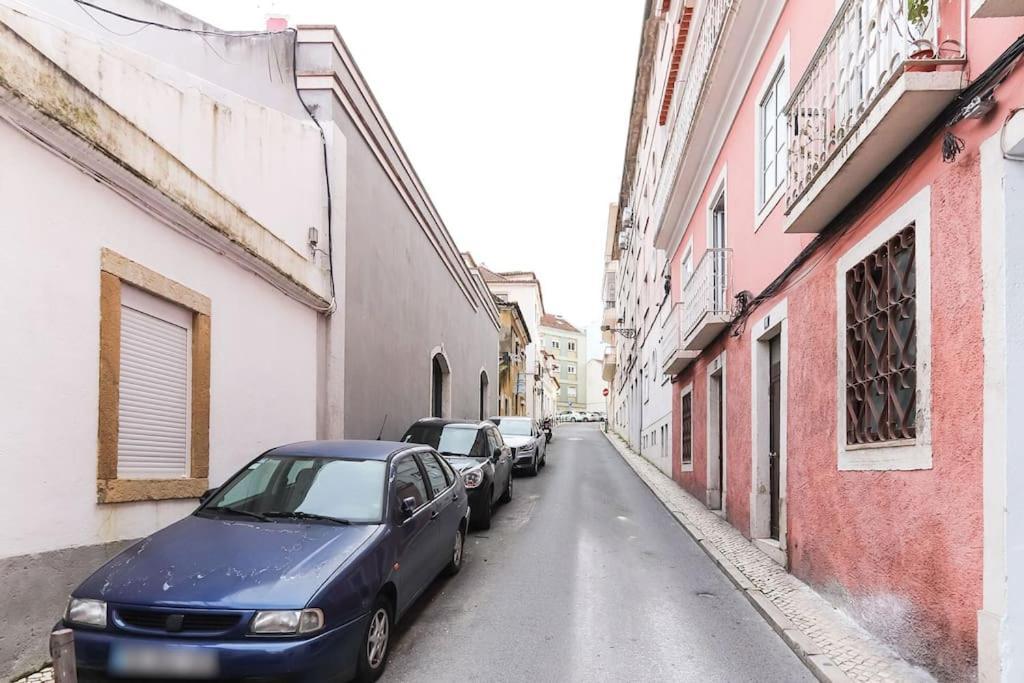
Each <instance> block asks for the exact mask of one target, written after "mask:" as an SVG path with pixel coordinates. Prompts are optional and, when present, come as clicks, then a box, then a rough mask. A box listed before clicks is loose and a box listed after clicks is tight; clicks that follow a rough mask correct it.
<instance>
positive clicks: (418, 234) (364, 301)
mask: <svg viewBox="0 0 1024 683" xmlns="http://www.w3.org/2000/svg"><path fill="white" fill-rule="evenodd" d="M298 54H299V69H300V72H303V71H317V72H333V73H334V74H335V75H336V77H337V78H338V81H339V85H340V87H341V88H343V89H344V91H345V92H346V93H348V94H349V96H350V97H351V102H350V106H352V107H354V108H355V109H356V112H357V115H358V119H359V121H360V124H361V125H360V126H357V125H356V124H355V122H354V121H353V119H352V116H351V115H350V114H349V112H348V110H346V108H345V107H344V106H343V105H342V104H341V103H340V102H339V101H338V100H337V98H336V97H335V96H334V95H333V94H331V93H329V92H327V91H314V90H310V91H303V96H304V97H305V98H306V100H307V102H308V103H310V104H311V105H312V106H313V107H314V110H315V112H316V115H317V117H318V118H319V119H320V120H321V121H324V123H325V124H327V126H328V128H329V129H330V130H331V131H332V132H334V130H335V129H334V127H335V126H336V127H337V131H336V132H337V133H339V134H340V135H341V136H343V137H344V144H343V145H342V144H341V143H340V141H338V143H337V144H332V150H333V152H334V153H335V154H338V153H341V150H342V148H344V152H343V153H344V155H345V161H344V163H343V164H342V163H337V162H336V161H335V163H332V167H333V168H342V169H343V172H344V174H345V176H344V182H343V183H341V182H340V180H339V179H337V178H336V179H335V182H334V183H332V185H335V186H337V185H338V184H341V185H343V191H342V192H340V193H338V194H339V195H340V194H343V196H344V202H343V205H342V206H341V208H338V206H339V204H338V203H336V205H335V206H336V209H338V210H339V211H343V212H344V213H343V215H342V216H339V215H338V213H335V219H336V220H335V236H334V237H335V265H336V268H335V275H336V276H337V277H340V278H341V279H340V280H339V287H338V292H339V297H338V308H339V310H338V312H337V313H336V314H335V315H334V316H333V317H332V318H331V319H330V322H329V329H328V332H327V348H326V350H325V352H326V353H327V354H328V365H327V372H328V376H327V385H328V386H327V397H326V407H327V411H328V413H330V412H331V411H334V410H337V409H338V408H337V407H338V406H340V409H341V410H342V411H343V420H342V422H343V435H344V437H346V438H357V439H358V438H369V439H373V438H376V436H377V434H378V432H379V431H380V429H381V425H382V424H383V423H384V419H385V416H386V417H387V424H386V426H385V428H384V432H383V437H384V438H385V439H389V438H390V439H397V438H399V437H401V435H402V433H403V432H404V431H405V430H406V428H407V427H408V426H409V425H410V424H411V423H412V422H414V421H415V420H417V419H419V418H421V417H425V416H427V415H429V414H430V407H431V406H430V391H431V351H432V350H433V349H435V348H437V347H443V349H444V351H445V354H446V356H447V358H448V361H449V363H450V364H451V376H450V381H451V383H452V390H451V416H452V417H470V418H475V417H477V416H479V413H480V372H481V369H483V370H484V371H485V372H486V373H487V378H488V388H487V396H486V400H485V412H493V409H494V406H495V402H496V400H497V398H496V397H497V387H498V327H497V324H496V323H495V322H492V320H491V318H490V317H489V316H488V314H487V311H486V309H485V308H484V307H483V306H482V305H480V303H479V302H477V303H476V304H474V303H473V296H474V291H475V290H474V284H473V281H472V276H471V275H470V273H469V271H468V269H467V268H466V267H465V265H464V263H463V261H462V259H461V256H460V255H459V253H458V251H457V248H456V247H455V245H454V243H452V242H451V241H450V239H451V238H450V237H449V236H448V235H447V233H445V232H444V230H443V229H442V228H441V227H440V226H439V225H438V224H437V223H436V222H435V221H433V220H432V218H431V214H432V207H430V206H428V205H427V203H426V202H425V201H424V199H423V198H422V197H421V196H419V195H418V193H416V192H415V190H414V189H413V188H414V186H415V183H416V180H415V178H413V177H412V176H411V175H410V174H409V173H408V172H407V171H406V170H404V169H403V168H402V167H401V166H402V165H401V162H400V161H399V158H398V151H397V150H395V149H394V148H393V147H392V146H390V145H389V144H382V145H380V146H379V147H378V148H376V149H375V147H374V145H373V143H372V142H371V140H372V139H376V140H385V139H386V137H387V133H386V132H385V130H384V128H383V126H382V125H381V123H380V121H378V120H377V118H376V116H375V115H374V113H373V111H372V105H371V103H370V102H368V101H367V100H365V99H364V98H363V97H362V96H361V95H360V94H359V93H360V87H359V85H358V84H357V83H356V81H355V79H354V78H353V75H352V74H351V73H350V72H349V70H348V69H347V68H346V66H345V65H344V64H343V63H342V60H341V58H340V55H339V54H338V53H337V52H336V51H335V50H334V48H333V47H332V46H331V45H329V44H327V43H314V44H300V46H299V53H298ZM367 136H369V138H370V139H368V138H367ZM378 153H379V154H381V155H383V157H384V161H382V160H381V158H379V157H378ZM414 161H415V160H413V162H414ZM384 163H388V164H389V165H390V166H391V168H392V170H393V172H394V173H396V174H397V175H398V177H399V182H401V183H402V184H403V185H404V186H405V187H406V188H408V190H407V192H408V195H409V197H410V201H411V202H412V203H413V206H414V207H415V211H414V210H413V209H412V208H410V206H409V205H408V204H407V203H406V201H405V199H404V198H403V197H402V195H401V194H400V193H399V191H398V189H397V188H396V187H395V185H394V182H393V181H392V179H391V178H390V177H389V175H388V173H387V172H386V171H385V167H384V165H383V164H384ZM416 212H418V213H419V214H420V215H421V216H424V217H426V219H425V221H426V223H427V227H426V228H424V227H423V226H421V224H420V223H419V222H418V220H417V216H416ZM428 233H429V234H430V236H429V237H428ZM432 240H434V241H436V242H437V243H438V244H440V245H441V246H440V249H441V252H442V253H445V254H446V255H447V256H448V258H449V259H450V261H449V263H448V264H446V263H445V260H444V258H443V257H442V256H441V254H440V253H439V252H438V250H437V249H436V248H435V247H434V245H433V244H432ZM453 271H454V272H453ZM460 283H461V286H460ZM463 288H465V290H466V291H467V292H469V296H467V294H466V293H464V291H463ZM340 346H343V352H339V350H338V349H339V347H340ZM338 358H341V359H343V361H342V362H341V363H340V367H339V365H338V364H334V365H333V366H332V364H331V363H330V360H331V359H338ZM339 392H343V396H339V395H338V393H339ZM338 422H339V421H338V419H337V416H336V415H331V414H328V415H327V416H326V428H325V429H322V430H321V431H322V433H324V434H325V435H326V436H328V437H334V438H336V437H338V436H341V435H342V434H339V433H338ZM322 424H323V423H322Z"/></svg>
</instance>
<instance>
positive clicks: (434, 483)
mask: <svg viewBox="0 0 1024 683" xmlns="http://www.w3.org/2000/svg"><path fill="white" fill-rule="evenodd" d="M420 459H421V460H422V461H423V469H425V470H426V471H427V479H428V480H429V481H430V487H431V488H432V489H434V495H435V496H436V495H437V494H438V493H440V492H441V491H444V490H445V489H446V488H448V484H449V483H450V482H449V481H448V479H447V477H445V475H444V469H442V467H441V463H439V462H438V461H437V460H436V459H435V458H434V455H433V454H432V453H421V454H420Z"/></svg>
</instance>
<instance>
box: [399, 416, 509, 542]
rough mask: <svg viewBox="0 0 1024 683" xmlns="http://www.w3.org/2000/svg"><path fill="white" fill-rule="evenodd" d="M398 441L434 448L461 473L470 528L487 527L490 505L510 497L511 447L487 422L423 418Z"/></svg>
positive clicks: (495, 428) (492, 508) (489, 525)
mask: <svg viewBox="0 0 1024 683" xmlns="http://www.w3.org/2000/svg"><path fill="white" fill-rule="evenodd" d="M402 441H405V442H411V443H418V444H423V445H425V446H430V447H431V448H433V449H435V450H437V451H438V452H439V453H440V454H441V455H442V456H444V458H445V460H447V461H448V464H449V465H451V466H452V467H454V468H455V470H456V471H457V472H458V473H459V474H460V475H461V476H462V484H463V486H465V487H466V490H467V491H468V492H469V507H470V509H471V510H472V513H471V516H470V521H471V522H472V524H473V526H474V527H476V528H478V529H490V528H491V515H492V514H493V511H494V506H495V505H497V504H498V503H507V502H509V501H510V500H512V488H513V484H512V450H511V448H509V447H508V446H507V445H506V444H505V441H504V440H503V439H502V438H501V434H500V433H499V432H498V429H497V427H495V426H494V424H492V423H491V422H471V421H469V420H445V419H441V418H436V417H427V418H423V419H422V420H419V421H417V422H416V423H415V424H414V425H413V426H411V427H409V429H408V430H406V432H405V436H403V437H402Z"/></svg>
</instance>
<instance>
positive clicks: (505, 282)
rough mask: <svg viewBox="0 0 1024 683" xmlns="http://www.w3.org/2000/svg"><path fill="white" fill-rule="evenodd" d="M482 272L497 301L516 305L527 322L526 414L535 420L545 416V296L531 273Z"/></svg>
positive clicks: (481, 268)
mask: <svg viewBox="0 0 1024 683" xmlns="http://www.w3.org/2000/svg"><path fill="white" fill-rule="evenodd" d="M479 272H480V275H481V277H482V278H483V280H484V282H485V283H486V284H487V287H488V288H490V291H491V293H492V294H493V295H494V298H495V299H496V300H497V301H498V302H499V303H500V302H502V301H507V302H515V303H516V304H518V305H519V309H520V311H521V312H522V314H523V318H524V319H525V320H526V327H527V331H528V332H529V333H530V339H531V341H530V343H529V344H527V346H526V365H527V367H528V368H529V370H528V371H527V373H526V395H527V401H526V414H527V415H529V416H530V417H532V418H534V419H537V420H539V419H541V418H543V417H544V416H545V413H544V405H545V400H544V399H545V391H546V390H547V387H546V386H545V383H544V381H543V376H544V374H545V369H544V362H543V358H542V357H541V355H540V351H541V349H542V347H541V345H540V321H541V317H542V316H543V315H544V293H543V292H542V290H541V287H540V281H539V280H538V279H537V275H536V274H535V273H532V272H530V271H512V272H505V273H496V272H494V271H492V270H490V269H488V268H487V267H486V266H484V265H481V266H480V267H479Z"/></svg>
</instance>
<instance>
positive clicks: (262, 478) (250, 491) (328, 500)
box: [200, 456, 386, 523]
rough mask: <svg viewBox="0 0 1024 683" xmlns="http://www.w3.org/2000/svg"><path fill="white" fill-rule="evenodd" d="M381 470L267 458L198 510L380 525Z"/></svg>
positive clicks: (373, 464) (372, 465)
mask: <svg viewBox="0 0 1024 683" xmlns="http://www.w3.org/2000/svg"><path fill="white" fill-rule="evenodd" d="M385 468H386V463H384V462H381V461H378V460H338V459H334V458H318V457H313V456H309V457H304V456H299V457H282V456H266V457H263V458H260V459H259V460H256V461H255V462H253V463H252V464H250V465H249V466H248V467H246V468H245V469H244V470H242V472H240V473H239V474H238V475H236V476H235V478H234V479H232V480H231V481H230V482H228V483H227V484H226V485H225V486H224V487H223V488H221V489H220V490H219V491H218V492H217V493H216V494H214V495H213V497H212V498H210V500H209V501H208V502H207V503H206V505H204V506H203V507H202V508H201V509H200V512H202V513H217V512H218V511H220V512H222V513H225V514H242V515H246V516H251V517H257V518H266V519H268V520H269V519H288V518H291V519H306V520H313V519H317V518H322V521H335V522H337V521H342V522H360V523H379V522H380V521H381V518H382V516H383V509H384V473H385Z"/></svg>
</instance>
